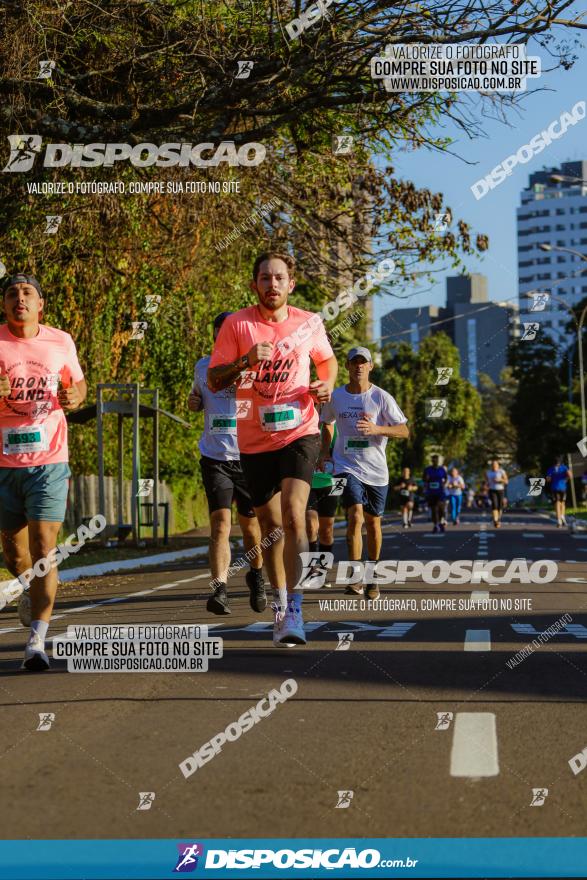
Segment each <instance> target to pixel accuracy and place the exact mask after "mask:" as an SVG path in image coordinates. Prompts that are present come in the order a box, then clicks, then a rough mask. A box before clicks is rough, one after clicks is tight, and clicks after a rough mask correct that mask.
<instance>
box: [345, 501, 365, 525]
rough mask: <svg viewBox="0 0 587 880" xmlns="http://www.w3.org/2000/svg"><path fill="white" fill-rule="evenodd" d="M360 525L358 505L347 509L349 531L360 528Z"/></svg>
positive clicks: (361, 519) (361, 518) (361, 523)
mask: <svg viewBox="0 0 587 880" xmlns="http://www.w3.org/2000/svg"><path fill="white" fill-rule="evenodd" d="M362 525H363V511H362V508H361V507H360V506H359V505H357V506H356V507H349V508H348V510H347V526H348V528H349V531H351V530H354V529H357V528H360V527H361V526H362Z"/></svg>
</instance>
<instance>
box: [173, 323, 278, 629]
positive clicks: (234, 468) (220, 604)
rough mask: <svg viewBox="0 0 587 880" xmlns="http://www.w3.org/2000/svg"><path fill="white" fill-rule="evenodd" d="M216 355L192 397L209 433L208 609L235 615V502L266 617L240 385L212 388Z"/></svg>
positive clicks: (253, 598)
mask: <svg viewBox="0 0 587 880" xmlns="http://www.w3.org/2000/svg"><path fill="white" fill-rule="evenodd" d="M231 314H232V312H222V313H221V314H220V315H217V316H216V318H215V319H214V331H213V333H214V341H216V338H217V336H218V334H219V332H220V328H221V327H222V324H223V323H224V320H225V319H226V318H228V317H229V316H230V315H231ZM209 364H210V355H207V356H205V357H203V358H200V360H199V361H198V362H197V363H196V366H195V368H194V381H193V384H192V388H191V391H190V395H189V397H188V407H189V409H190V410H191V411H192V412H199V411H200V410H204V430H203V432H202V435H201V437H200V442H199V444H198V445H199V448H200V470H201V473H202V482H203V484H204V490H205V492H206V498H207V501H208V513H209V517H210V570H211V572H212V583H211V587H212V588H213V590H214V592H213V593H212V595H211V596H209V597H208V602H207V604H206V608H207V610H208V611H210V612H211V613H212V614H230V613H231V610H230V600H229V598H228V592H227V578H228V572H229V567H230V556H231V547H230V528H231V511H232V503H233V501H234V502H235V503H236V509H237V512H238V521H239V525H240V527H241V531H242V536H243V544H244V549H245V555H246V559H247V560H249V566H250V568H249V571H248V572H247V574H246V576H245V581H246V584H247V587H248V588H249V604H250V606H251V608H252V609H253V611H256V612H257V613H261V612H262V611H264V610H265V608H266V607H267V598H266V596H265V582H264V580H263V571H262V565H263V557H262V555H261V529H260V527H259V521H258V519H257V517H256V516H255V511H254V510H253V503H252V499H251V494H250V492H249V489H248V486H247V483H246V480H245V475H244V474H243V471H242V468H241V463H240V451H239V448H238V442H237V434H236V430H237V428H236V420H237V408H236V385H230V386H229V387H228V388H224V389H223V390H222V391H218V392H214V391H211V390H210V389H209V388H208V385H207V375H208V365H209Z"/></svg>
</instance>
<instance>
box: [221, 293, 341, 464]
mask: <svg viewBox="0 0 587 880" xmlns="http://www.w3.org/2000/svg"><path fill="white" fill-rule="evenodd" d="M258 342H271V343H273V346H274V349H273V354H272V356H271V360H267V361H260V362H259V363H258V364H255V366H254V367H252V368H251V369H250V370H247V371H245V372H244V373H243V374H242V376H241V380H240V382H238V384H237V392H236V401H237V423H236V424H237V437H238V445H239V449H240V451H241V452H244V453H245V454H250V453H255V452H270V451H271V450H274V449H281V448H282V447H283V446H287V445H288V444H289V443H292V442H293V441H294V440H297V439H298V437H306V436H308V435H309V434H317V433H318V413H317V411H316V407H315V406H314V399H313V397H312V396H311V395H310V393H309V392H308V386H309V384H310V358H311V359H312V360H313V361H314V363H315V364H320V363H322V362H323V361H325V360H328V358H331V357H334V352H333V351H332V348H331V346H330V343H329V342H328V339H327V337H326V331H325V329H324V324H323V323H322V318H321V317H320V316H319V315H316V314H314V313H313V312H306V311H304V310H303V309H297V308H295V307H294V306H288V316H287V319H286V320H285V321H281V322H279V323H276V322H275V321H265V320H264V319H263V318H262V316H261V312H260V310H259V307H258V306H249V308H246V309H241V310H240V311H238V312H235V313H234V314H233V315H230V316H229V317H228V318H226V319H225V320H224V321H223V323H222V327H221V328H220V332H219V334H218V338H217V339H216V344H215V346H214V351H213V352H212V357H211V360H210V364H209V369H210V368H211V367H217V366H219V365H220V364H229V363H232V362H233V361H236V360H237V359H238V358H239V357H242V355H244V354H247V352H249V351H250V350H251V348H252V347H253V346H254V345H255V344H256V343H258Z"/></svg>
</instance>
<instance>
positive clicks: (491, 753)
mask: <svg viewBox="0 0 587 880" xmlns="http://www.w3.org/2000/svg"><path fill="white" fill-rule="evenodd" d="M498 774H499V763H498V759H497V729H496V724H495V715H494V713H493V712H457V715H456V718H455V723H454V728H453V739H452V749H451V753H450V775H451V776H467V777H481V776H497V775H498Z"/></svg>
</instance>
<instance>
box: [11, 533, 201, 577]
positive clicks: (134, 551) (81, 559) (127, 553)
mask: <svg viewBox="0 0 587 880" xmlns="http://www.w3.org/2000/svg"><path fill="white" fill-rule="evenodd" d="M207 546H208V538H195V537H190V538H184V537H181V536H170V538H169V543H168V544H163V543H160V544H159V546H158V547H154V546H153V543H152V541H149V540H147V546H146V547H143V548H140V547H133V546H132V544H130V543H129V544H128V546H125V545H123V546H122V547H112V548H108V547H104V546H103V545H102V544H101V543H96V542H92V543H88V544H86V545H84V546H83V547H82V548H81V550H79V551H78V552H77V553H75V554H72V555H71V556H69V557H68V558H67V559H65V560H64V561H63V562H62V563H61V564H60V566H59V570H60V571H66V570H67V569H68V568H78V566H82V565H84V566H85V565H96V564H97V563H100V562H117V561H119V560H122V559H141V558H143V557H145V556H152V555H154V554H157V553H172V552H173V551H176V550H184V549H186V548H192V547H207ZM10 577H11V574H10V572H9V571H8V569H6V568H4V559H3V557H2V554H1V553H0V580H8V579H9V578H10Z"/></svg>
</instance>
